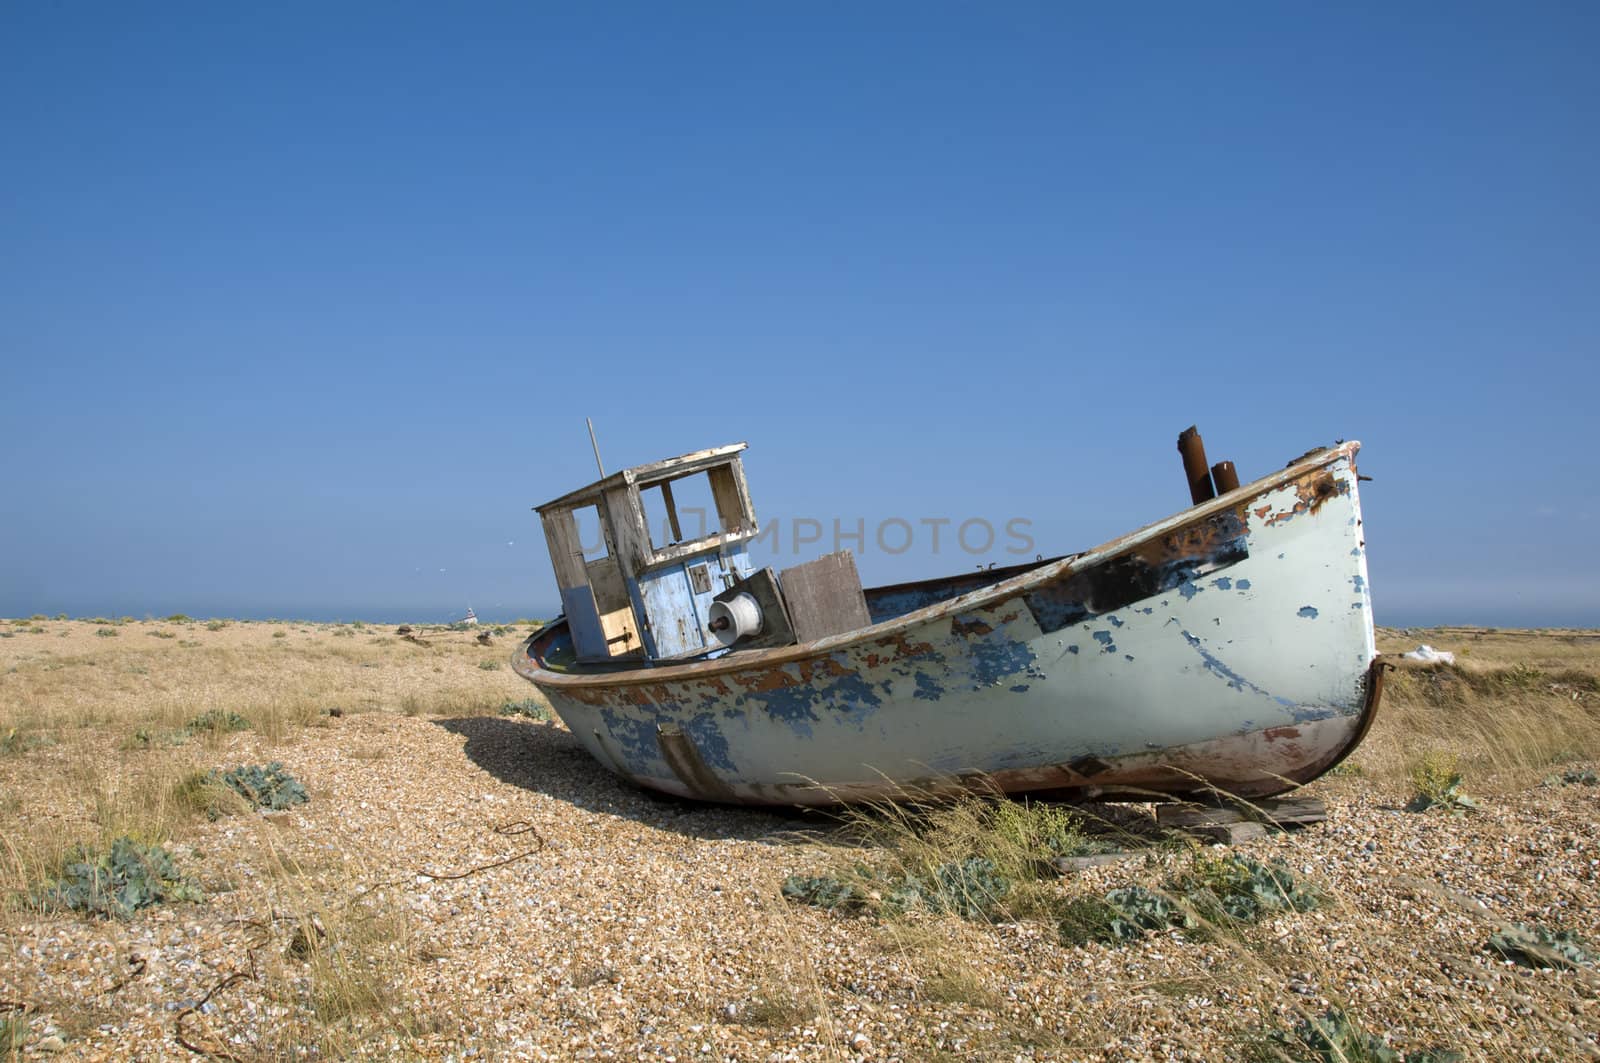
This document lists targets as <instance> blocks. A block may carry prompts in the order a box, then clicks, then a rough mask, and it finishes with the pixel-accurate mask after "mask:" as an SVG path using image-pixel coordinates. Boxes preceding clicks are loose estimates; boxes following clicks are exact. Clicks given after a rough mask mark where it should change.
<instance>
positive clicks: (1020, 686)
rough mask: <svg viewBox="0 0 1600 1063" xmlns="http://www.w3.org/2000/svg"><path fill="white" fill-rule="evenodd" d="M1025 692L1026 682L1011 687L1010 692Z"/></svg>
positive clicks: (1026, 688) (1026, 689)
mask: <svg viewBox="0 0 1600 1063" xmlns="http://www.w3.org/2000/svg"><path fill="white" fill-rule="evenodd" d="M1027 692H1028V684H1026V683H1018V684H1017V685H1016V686H1014V687H1012V688H1011V693H1013V694H1026V693H1027Z"/></svg>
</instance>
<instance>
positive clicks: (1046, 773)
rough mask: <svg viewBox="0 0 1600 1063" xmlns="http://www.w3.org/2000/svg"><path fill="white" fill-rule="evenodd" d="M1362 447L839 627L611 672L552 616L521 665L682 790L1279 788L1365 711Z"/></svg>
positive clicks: (618, 766)
mask: <svg viewBox="0 0 1600 1063" xmlns="http://www.w3.org/2000/svg"><path fill="white" fill-rule="evenodd" d="M1358 446H1359V445H1358V444H1355V443H1347V444H1342V445H1340V446H1338V447H1335V448H1332V449H1329V450H1325V451H1319V452H1316V453H1314V454H1311V455H1308V456H1307V457H1306V458H1304V459H1301V460H1300V461H1297V462H1296V463H1295V464H1293V465H1291V466H1290V467H1289V468H1288V469H1286V470H1284V471H1283V472H1281V473H1278V474H1276V475H1274V476H1270V477H1266V478H1264V479H1262V480H1259V481H1257V482H1255V483H1253V484H1249V485H1246V486H1245V487H1242V488H1240V489H1238V490H1236V491H1233V492H1229V493H1228V494H1227V495H1224V496H1222V497H1221V498H1217V499H1214V500H1212V501H1210V502H1207V503H1204V504H1202V505H1199V506H1196V507H1194V508H1192V509H1188V510H1185V511H1183V512H1182V513H1179V514H1177V515H1175V516H1173V517H1171V518H1168V519H1167V520H1165V521H1161V522H1158V523H1156V524H1153V525H1150V526H1149V527H1146V528H1143V529H1141V530H1139V531H1137V532H1134V533H1132V534H1130V535H1127V536H1124V537H1122V538H1120V539H1117V540H1115V541H1113V542H1111V543H1108V544H1106V545H1105V546H1102V547H1100V548H1098V549H1096V550H1093V551H1090V552H1089V553H1086V554H1080V555H1076V556H1074V557H1069V558H1063V559H1059V560H1055V561H1049V562H1043V563H1040V564H1037V565H1033V566H1026V567H1024V568H1021V569H1015V570H1007V571H1004V572H998V573H992V574H986V575H985V576H974V575H966V576H961V577H955V578H953V579H951V580H947V581H929V582H927V583H924V584H914V585H904V586H899V587H892V588H881V589H878V590H869V591H868V592H867V597H868V605H869V608H870V609H871V610H872V615H873V618H874V620H875V621H876V622H875V623H874V624H873V625H872V626H870V627H867V628H863V629H860V630H858V631H853V632H849V633H847V634H844V635H837V636H831V637H829V638H826V639H821V640H818V641H815V642H812V643H808V644H805V645H801V646H788V647H782V648H779V649H771V650H756V651H748V652H745V653H738V654H731V655H727V656H723V657H719V658H715V659H710V660H702V661H696V662H694V663H679V664H667V665H660V666H656V667H632V668H629V669H627V670H622V671H619V670H601V669H589V668H583V667H581V666H577V665H574V664H571V663H569V658H568V657H567V656H566V651H565V647H566V646H567V645H569V643H568V636H567V634H566V631H565V625H564V624H563V623H562V622H559V621H558V622H557V623H556V624H554V625H551V626H550V627H547V628H545V629H544V630H542V631H540V632H538V633H536V634H535V635H534V636H532V637H531V638H529V639H528V640H527V642H525V643H524V644H523V645H522V646H521V647H519V649H518V650H517V652H516V654H515V655H514V656H513V660H512V663H513V666H514V667H515V668H516V670H517V671H518V672H519V673H520V674H521V675H523V676H524V677H526V678H528V679H529V680H531V681H532V682H534V683H535V684H536V685H537V686H538V687H539V689H540V690H541V691H542V692H543V693H544V694H545V696H546V697H547V698H548V699H549V701H550V703H551V705H552V707H553V708H554V709H555V711H556V712H557V713H559V714H560V716H561V718H562V719H563V720H564V721H565V722H566V724H567V726H568V727H569V728H570V729H571V730H572V733H573V734H574V735H576V736H577V737H578V738H579V740H580V741H582V742H584V744H585V745H586V746H587V747H588V748H589V750H590V752H591V753H592V754H593V755H594V756H595V758H596V759H597V760H598V761H599V762H600V763H601V764H604V765H606V766H607V767H609V768H611V769H612V770H615V771H617V772H619V773H620V774H622V775H623V776H625V777H627V778H629V779H630V780H632V781H633V782H635V783H637V784H639V785H641V786H646V787H650V788H652V789H656V790H661V791H664V792H667V793H672V794H678V795H681V796H685V797H696V798H701V799H706V800H717V801H736V802H748V803H761V804H785V805H820V804H834V803H840V802H849V801H860V800H869V799H883V798H890V799H893V798H903V797H907V796H921V795H925V794H928V793H943V792H949V791H952V790H959V789H970V788H975V787H997V788H999V789H1001V790H1005V791H1009V792H1022V791H1033V790H1067V791H1078V792H1083V793H1099V794H1104V793H1118V792H1130V791H1131V792H1145V793H1148V792H1156V793H1166V794H1183V793H1192V792H1195V791H1197V790H1203V789H1205V788H1206V787H1208V786H1216V787H1220V788H1223V789H1226V790H1229V791H1231V792H1234V793H1238V794H1240V795H1243V796H1266V795H1269V794H1272V793H1277V792H1281V791H1283V790H1285V789H1288V788H1290V787H1292V786H1293V785H1296V784H1299V783H1302V782H1306V781H1309V780H1310V779H1312V778H1314V777H1316V776H1317V775H1318V774H1320V773H1321V772H1323V771H1325V770H1327V769H1328V768H1329V767H1331V766H1332V765H1333V764H1334V763H1336V762H1337V761H1338V760H1339V759H1340V758H1342V757H1343V756H1344V755H1345V754H1347V753H1348V752H1349V750H1350V749H1351V748H1353V746H1354V744H1355V743H1356V742H1357V741H1359V740H1360V738H1361V736H1362V735H1363V734H1364V733H1365V730H1366V726H1367V725H1368V724H1369V723H1370V718H1371V714H1372V713H1373V712H1375V711H1376V697H1375V696H1369V694H1371V695H1375V694H1376V682H1375V679H1374V678H1373V677H1372V676H1369V670H1371V669H1372V666H1373V662H1374V660H1375V657H1376V654H1375V648H1374V643H1373V630H1372V610H1371V607H1370V596H1369V592H1368V589H1367V579H1366V576H1367V572H1366V557H1365V542H1364V538H1363V534H1362V525H1361V514H1360V506H1359V501H1358V497H1357V490H1356V488H1357V480H1356V469H1355V462H1354V458H1355V453H1356V450H1357V449H1358ZM919 603H926V604H921V607H920V608H918V607H917V606H918V605H919Z"/></svg>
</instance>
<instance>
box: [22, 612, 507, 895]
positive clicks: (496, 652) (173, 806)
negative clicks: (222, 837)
mask: <svg viewBox="0 0 1600 1063" xmlns="http://www.w3.org/2000/svg"><path fill="white" fill-rule="evenodd" d="M33 628H38V629H39V630H38V632H37V633H27V632H29V631H31V630H32V629H33ZM9 630H12V631H16V632H20V633H18V634H15V635H14V636H13V637H12V638H9V639H4V640H0V843H3V844H0V894H5V895H15V894H17V893H19V892H25V891H26V890H27V889H28V888H29V887H30V886H31V885H32V884H33V883H35V882H37V881H38V880H39V879H40V877H41V876H43V875H45V874H48V873H49V872H50V871H51V870H52V869H54V868H55V867H56V866H57V865H59V863H60V862H61V859H62V857H63V855H64V854H66V853H68V852H70V851H71V850H73V849H74V848H75V847H77V846H80V845H90V846H93V845H105V844H107V843H108V842H109V841H110V840H111V839H113V838H115V837H118V836H120V835H123V834H127V835H131V836H133V837H135V838H137V839H140V840H142V841H149V842H161V841H165V840H167V839H169V838H172V837H175V836H177V835H179V834H181V832H182V830H183V829H184V827H185V826H187V825H189V824H192V823H193V822H194V821H195V820H196V818H197V817H201V818H203V816H204V813H205V812H206V806H205V802H204V801H199V802H198V806H197V801H196V797H197V795H196V793H195V792H194V790H193V788H192V780H193V778H194V776H195V775H196V773H197V772H203V771H204V770H207V769H209V768H212V767H215V766H216V764H217V761H218V760H219V758H223V757H225V755H226V753H227V751H228V750H229V749H230V748H232V746H233V745H234V744H235V736H234V735H233V734H231V733H229V732H227V731H225V730H220V729H216V728H192V727H191V726H190V725H191V724H192V723H193V722H194V721H195V720H196V718H197V717H199V716H201V715H203V714H205V713H208V712H212V711H215V712H217V713H219V714H226V713H237V714H239V715H240V716H242V717H243V718H244V719H245V720H246V721H248V724H249V733H250V734H252V735H253V736H255V737H257V738H259V739H261V740H263V741H265V742H266V743H268V744H270V745H274V746H281V745H286V744H292V743H295V742H297V741H300V740H302V739H303V738H304V737H305V736H306V735H307V734H314V733H315V731H314V730H309V731H308V728H316V727H318V726H320V725H324V724H326V723H327V722H328V717H327V711H328V709H330V708H334V707H338V708H340V709H341V710H342V711H343V712H344V713H346V714H349V713H360V712H373V711H392V712H402V713H405V714H408V715H418V714H441V713H443V714H449V715H453V716H470V715H478V714H489V713H494V712H495V711H497V710H498V708H499V707H500V706H501V705H503V704H504V703H505V702H506V701H509V700H516V699H523V698H526V697H528V695H529V689H528V685H527V683H526V682H524V681H523V680H522V679H520V678H519V677H517V676H516V675H515V674H514V673H512V672H511V671H510V670H509V669H497V670H495V671H489V670H486V669H483V668H481V667H480V664H481V662H484V661H486V660H491V659H492V660H496V661H498V660H501V659H503V658H504V657H505V656H506V655H507V654H508V653H509V652H510V646H511V637H509V636H508V637H506V638H503V639H501V640H499V641H498V644H497V645H495V646H493V647H488V648H486V647H483V646H479V645H478V644H477V643H476V642H475V641H474V640H473V638H472V636H470V635H468V634H464V633H448V634H442V635H439V636H434V637H430V639H429V645H427V646H418V645H415V644H413V643H409V642H404V641H401V640H398V639H394V638H389V637H387V636H386V634H382V633H380V632H379V631H378V630H377V629H374V628H366V629H364V630H355V629H353V628H351V627H348V626H343V625H327V624H317V625H307V624H280V623H247V622H237V621H234V622H218V621H213V622H210V623H205V624H202V623H198V622H178V623H174V622H171V621H144V622H139V621H122V622H118V623H116V625H115V626H114V627H110V628H106V627H105V626H104V624H102V623H95V622H86V621H45V622H43V623H31V622H30V624H29V627H28V628H26V629H24V628H19V627H16V626H11V627H10V628H9ZM100 630H111V631H115V632H116V633H117V637H116V638H115V639H110V638H103V637H101V636H99V635H97V634H96V632H97V631H100ZM174 631H176V632H178V633H180V637H179V638H177V639H173V638H168V637H166V636H167V635H168V634H169V633H171V632H174ZM340 632H343V633H344V634H340ZM278 636H283V637H281V638H280V637H278ZM365 755H367V756H370V757H372V758H374V759H376V758H380V757H382V756H384V755H386V754H385V752H384V751H383V750H382V749H381V748H380V747H378V746H376V745H372V746H369V747H368V748H367V750H366V752H365ZM186 784H191V785H189V788H188V789H186ZM12 912H13V914H15V906H13V907H12ZM0 918H5V916H0Z"/></svg>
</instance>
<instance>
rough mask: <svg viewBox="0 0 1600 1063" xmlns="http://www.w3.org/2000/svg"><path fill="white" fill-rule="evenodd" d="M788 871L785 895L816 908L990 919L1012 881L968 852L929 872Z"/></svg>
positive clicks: (990, 863) (991, 862)
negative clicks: (847, 875) (847, 873)
mask: <svg viewBox="0 0 1600 1063" xmlns="http://www.w3.org/2000/svg"><path fill="white" fill-rule="evenodd" d="M854 877H855V878H856V881H851V880H850V879H849V878H845V879H839V878H836V877H833V876H830V875H816V876H801V875H791V876H790V877H789V878H787V879H785V880H784V883H783V895H784V896H785V897H787V898H788V899H789V900H792V901H798V902H800V903H802V904H811V905H815V906H817V907H819V908H830V909H831V908H845V909H853V910H861V911H876V912H880V913H882V914H885V915H900V914H903V913H905V912H908V911H911V910H913V909H923V910H926V911H930V912H936V913H938V912H950V913H952V914H955V915H959V916H961V917H962V918H964V919H973V920H981V919H989V918H993V917H995V916H996V915H998V914H999V911H1000V906H1001V903H1002V901H1003V900H1004V898H1005V896H1006V894H1008V893H1009V892H1010V891H1011V880H1010V879H1009V878H1008V877H1006V876H1005V875H1003V874H1001V873H1000V872H999V871H998V870H997V869H996V868H995V865H994V862H993V861H991V860H986V859H984V858H983V857H977V856H974V857H968V858H967V859H965V860H959V861H956V860H952V861H950V862H948V863H944V864H940V865H939V866H938V867H936V868H933V869H932V871H931V872H930V873H928V874H922V875H918V874H906V873H901V874H890V875H878V874H875V873H873V872H872V871H870V870H869V869H866V868H864V867H859V868H858V869H857V874H856V876H854Z"/></svg>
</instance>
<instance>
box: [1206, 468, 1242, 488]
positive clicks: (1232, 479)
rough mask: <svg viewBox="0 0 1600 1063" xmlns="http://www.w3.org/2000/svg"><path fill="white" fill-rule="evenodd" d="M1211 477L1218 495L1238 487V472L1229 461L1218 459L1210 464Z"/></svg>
mask: <svg viewBox="0 0 1600 1063" xmlns="http://www.w3.org/2000/svg"><path fill="white" fill-rule="evenodd" d="M1211 479H1212V480H1213V481H1215V482H1216V485H1217V494H1219V495H1225V494H1227V493H1228V492H1229V491H1237V490H1238V489H1239V473H1238V470H1236V469H1235V468H1234V467H1233V462H1231V461H1219V462H1217V463H1216V464H1215V465H1213V466H1211Z"/></svg>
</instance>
